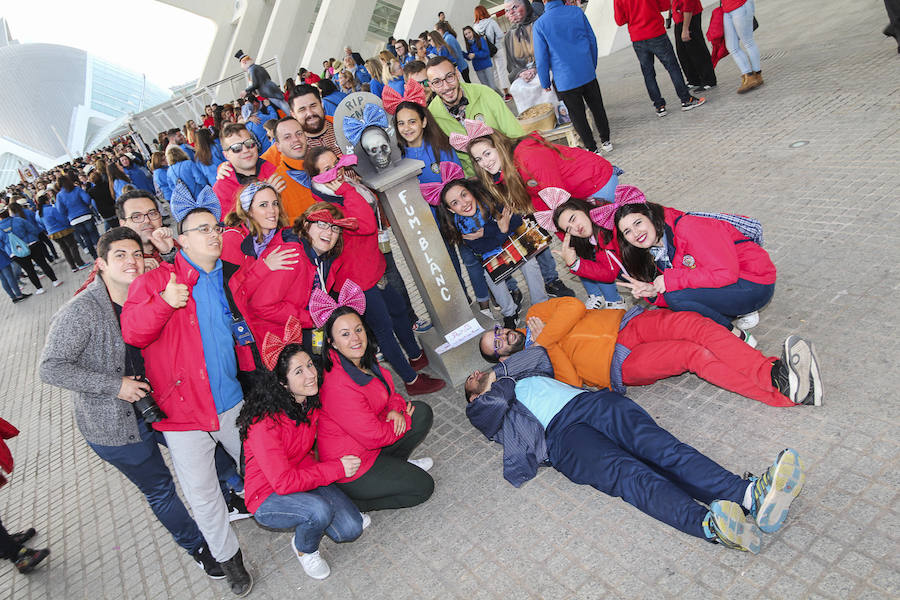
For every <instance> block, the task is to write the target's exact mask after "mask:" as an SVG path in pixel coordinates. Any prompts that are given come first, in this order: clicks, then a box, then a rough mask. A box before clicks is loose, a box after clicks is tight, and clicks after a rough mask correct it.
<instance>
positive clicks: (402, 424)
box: [310, 281, 434, 511]
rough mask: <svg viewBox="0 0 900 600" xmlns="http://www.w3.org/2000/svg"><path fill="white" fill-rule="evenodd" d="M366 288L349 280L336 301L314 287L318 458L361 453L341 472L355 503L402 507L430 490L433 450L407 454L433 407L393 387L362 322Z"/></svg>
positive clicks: (425, 497)
mask: <svg viewBox="0 0 900 600" xmlns="http://www.w3.org/2000/svg"><path fill="white" fill-rule="evenodd" d="M365 302H366V300H365V296H363V294H362V290H360V289H359V286H358V285H356V284H355V283H353V282H352V281H347V282H346V283H345V284H344V287H343V288H342V290H341V294H340V296H339V297H338V302H337V303H335V302H334V301H333V300H332V299H331V298H330V297H329V296H327V295H326V294H325V293H324V292H321V291H319V290H315V291H313V299H312V301H311V303H310V310H311V313H312V316H313V320H314V321H315V322H316V323H317V324H319V325H324V331H325V355H324V364H325V381H324V383H323V384H322V391H321V393H320V397H321V400H322V415H321V417H320V419H319V442H318V448H319V458H320V459H321V460H322V461H329V460H334V459H335V458H339V457H341V456H345V455H347V454H352V455H354V456H358V457H359V458H360V461H361V464H360V466H359V470H358V471H356V473H355V474H353V475H348V476H346V477H343V478H341V479H339V480H338V487H340V488H341V489H342V490H343V491H344V492H345V493H346V494H347V495H348V496H349V497H350V498H351V499H352V500H353V502H355V503H356V505H357V506H358V507H359V509H360V510H363V511H369V510H382V509H387V508H404V507H407V506H415V505H417V504H421V503H422V502H425V501H426V500H428V498H430V497H431V494H432V492H433V491H434V480H433V479H432V478H431V476H430V475H428V473H427V472H426V471H427V470H428V469H430V468H431V466H432V464H433V461H432V460H431V459H430V458H420V459H417V460H410V459H409V456H410V454H412V451H413V450H414V449H415V447H416V446H418V445H419V443H420V442H421V441H422V440H423V439H424V438H425V436H426V435H427V434H428V431H429V430H430V429H431V423H432V419H433V414H432V412H431V407H430V406H428V405H427V404H425V403H424V402H418V401H416V402H407V401H406V400H405V399H404V398H403V397H402V396H401V395H400V394H398V393H397V392H396V390H395V389H394V381H393V379H391V374H390V373H389V372H388V370H387V369H385V368H383V367H381V365H379V364H378V361H377V360H376V358H375V355H376V353H377V352H378V349H377V347H376V346H375V343H374V340H373V339H372V336H371V331H370V330H369V328H368V327H366V325H365V324H364V323H363V320H362V318H361V317H360V312H361V311H363V310H365V307H366V304H365Z"/></svg>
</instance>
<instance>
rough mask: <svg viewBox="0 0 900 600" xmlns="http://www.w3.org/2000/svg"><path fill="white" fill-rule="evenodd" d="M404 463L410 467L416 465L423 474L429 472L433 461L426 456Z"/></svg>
mask: <svg viewBox="0 0 900 600" xmlns="http://www.w3.org/2000/svg"><path fill="white" fill-rule="evenodd" d="M406 462H408V463H409V464H411V465H416V466H417V467H419V468H420V469H422V470H423V471H425V472H428V471H430V470H431V467H433V466H434V461H433V460H432V459H431V458H430V457H428V456H424V457H422V458H410V459H409V460H407V461H406Z"/></svg>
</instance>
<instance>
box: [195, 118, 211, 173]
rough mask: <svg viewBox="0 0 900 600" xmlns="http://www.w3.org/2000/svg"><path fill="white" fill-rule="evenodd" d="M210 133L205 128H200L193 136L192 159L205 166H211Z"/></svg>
mask: <svg viewBox="0 0 900 600" xmlns="http://www.w3.org/2000/svg"><path fill="white" fill-rule="evenodd" d="M212 145H213V135H212V132H211V131H210V130H209V129H207V128H206V127H201V128H200V129H198V130H197V132H196V133H195V134H194V157H195V158H196V159H197V162H198V163H200V164H203V165H206V166H209V165H211V164H212Z"/></svg>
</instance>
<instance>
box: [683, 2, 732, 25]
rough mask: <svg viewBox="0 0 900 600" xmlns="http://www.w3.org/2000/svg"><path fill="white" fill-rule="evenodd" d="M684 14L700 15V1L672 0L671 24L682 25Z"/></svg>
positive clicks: (701, 9) (701, 10) (701, 7)
mask: <svg viewBox="0 0 900 600" xmlns="http://www.w3.org/2000/svg"><path fill="white" fill-rule="evenodd" d="M745 1H746V0H745ZM686 12H689V13H691V14H692V15H695V16H696V15H699V14H700V13H702V12H703V5H702V4H700V0H672V22H674V23H684V13H686Z"/></svg>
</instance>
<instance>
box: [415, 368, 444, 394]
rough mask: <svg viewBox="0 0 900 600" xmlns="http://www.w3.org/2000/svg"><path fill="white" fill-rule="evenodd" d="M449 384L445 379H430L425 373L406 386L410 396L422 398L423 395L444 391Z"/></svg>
mask: <svg viewBox="0 0 900 600" xmlns="http://www.w3.org/2000/svg"><path fill="white" fill-rule="evenodd" d="M446 385H447V382H446V381H444V380H443V379H436V378H434V377H429V376H428V375H426V374H425V373H419V376H418V377H416V378H415V379H414V380H413V381H412V382H411V383H407V384H406V394H407V395H409V396H420V395H422V394H431V393H433V392H436V391H438V390H440V389H443V388H444V386H446Z"/></svg>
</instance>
